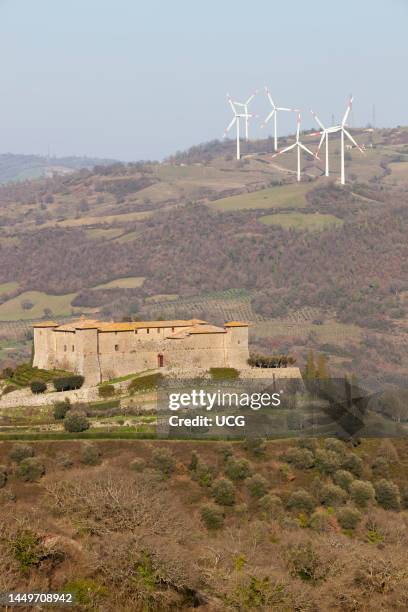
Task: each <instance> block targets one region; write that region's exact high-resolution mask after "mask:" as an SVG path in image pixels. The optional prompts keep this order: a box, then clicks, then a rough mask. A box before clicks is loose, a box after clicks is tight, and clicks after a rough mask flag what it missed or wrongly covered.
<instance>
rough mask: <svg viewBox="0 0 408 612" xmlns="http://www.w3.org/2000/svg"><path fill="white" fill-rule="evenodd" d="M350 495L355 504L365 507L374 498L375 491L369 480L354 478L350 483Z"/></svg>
mask: <svg viewBox="0 0 408 612" xmlns="http://www.w3.org/2000/svg"><path fill="white" fill-rule="evenodd" d="M350 496H351V499H352V500H353V501H354V503H355V504H357V506H360V507H361V508H365V507H366V506H367V505H368V504H369V503H371V502H373V501H374V499H375V491H374V487H373V485H372V484H371V482H368V481H365V480H354V481H353V482H352V483H351V485H350Z"/></svg>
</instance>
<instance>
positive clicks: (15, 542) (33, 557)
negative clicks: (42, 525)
mask: <svg viewBox="0 0 408 612" xmlns="http://www.w3.org/2000/svg"><path fill="white" fill-rule="evenodd" d="M10 544H11V552H12V554H13V557H14V558H15V560H16V561H17V562H18V563H19V565H20V569H21V570H23V571H26V570H27V569H29V568H30V567H33V566H36V565H38V564H39V563H40V561H41V559H42V557H43V549H42V547H41V544H40V538H39V536H38V535H37V534H35V533H34V532H33V531H31V530H30V529H24V530H21V531H19V532H18V533H17V534H16V535H15V537H14V538H13V539H12V541H11V542H10Z"/></svg>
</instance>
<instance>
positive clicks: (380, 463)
mask: <svg viewBox="0 0 408 612" xmlns="http://www.w3.org/2000/svg"><path fill="white" fill-rule="evenodd" d="M371 469H372V471H373V476H374V477H375V478H388V477H389V475H390V464H389V462H388V460H387V459H386V458H385V457H381V456H379V457H376V458H375V459H374V461H373V463H372V465H371Z"/></svg>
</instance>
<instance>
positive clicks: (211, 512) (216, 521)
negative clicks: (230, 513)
mask: <svg viewBox="0 0 408 612" xmlns="http://www.w3.org/2000/svg"><path fill="white" fill-rule="evenodd" d="M201 520H202V521H203V523H204V525H205V526H206V527H207V529H220V528H221V527H222V526H223V524H224V515H223V512H222V510H221V508H219V507H218V506H216V505H215V504H211V503H209V504H205V506H202V507H201Z"/></svg>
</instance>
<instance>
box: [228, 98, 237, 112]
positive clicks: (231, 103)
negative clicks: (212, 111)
mask: <svg viewBox="0 0 408 612" xmlns="http://www.w3.org/2000/svg"><path fill="white" fill-rule="evenodd" d="M227 100H228V102H229V104H230V106H231V108H232V112H233V113H234V115H236V114H237V111H236V110H235V106H234V102H233V101H232V98H231V96H230V95H229V94H227Z"/></svg>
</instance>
